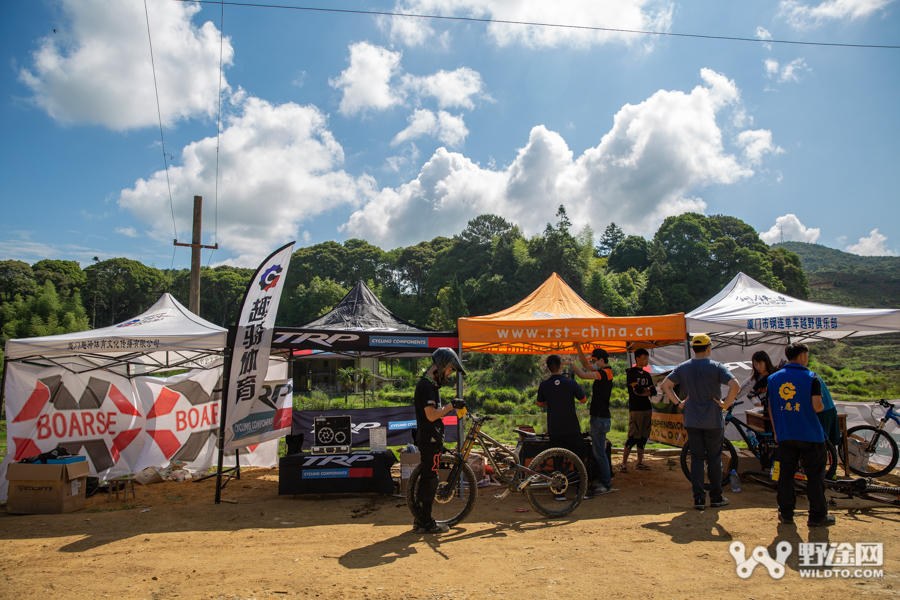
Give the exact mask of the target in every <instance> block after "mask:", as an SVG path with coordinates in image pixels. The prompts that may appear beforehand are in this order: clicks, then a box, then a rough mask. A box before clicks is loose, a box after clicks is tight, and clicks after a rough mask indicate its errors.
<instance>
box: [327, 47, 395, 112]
mask: <svg viewBox="0 0 900 600" xmlns="http://www.w3.org/2000/svg"><path fill="white" fill-rule="evenodd" d="M402 56H403V53H402V52H392V51H391V50H388V49H387V48H382V47H381V46H375V45H373V44H370V43H368V42H358V43H356V44H353V45H351V46H350V66H349V67H347V69H345V70H344V71H342V72H341V75H340V77H335V78H333V79H329V80H328V83H329V85H331V87H333V88H335V89H337V90H341V91H342V92H343V97H342V98H341V105H340V108H339V109H338V110H339V112H340V113H341V114H343V115H345V116H353V115H355V114H357V113H359V112H362V111H365V110H366V109H373V110H386V109H388V108H391V107H392V106H397V105H398V104H402V103H403V100H404V97H403V93H402V91H401V90H399V89H395V88H393V87H391V84H390V82H391V79H392V78H394V77H395V76H397V75H399V74H400V70H401V68H400V59H401V57H402Z"/></svg>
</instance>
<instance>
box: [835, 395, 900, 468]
mask: <svg viewBox="0 0 900 600" xmlns="http://www.w3.org/2000/svg"><path fill="white" fill-rule="evenodd" d="M882 409H883V410H884V411H885V412H884V415H882V416H881V418H880V419H879V418H878V416H876V414H875V413H876V411H879V410H882ZM895 409H896V406H895V405H894V404H891V403H890V402H888V401H887V400H883V399H882V400H879V401H878V402H876V403H875V404H874V405H873V406H872V418H873V419H874V420H875V421H877V422H878V426H877V427H874V426H872V425H857V426H856V427H851V428H850V429H848V430H847V443H848V444H849V445H851V446H852V449H851V451H850V457H849V461H848V466H849V467H850V470H851V471H853V472H854V473H856V474H857V475H862V476H864V477H881V476H883V475H887V474H888V473H890V472H891V471H893V470H894V467H896V466H897V459H898V456H900V452H898V450H897V442H896V441H895V440H894V438H893V437H891V435H890V434H889V433H887V432H886V431H885V430H884V428H885V426H886V425H887V424H888V422H889V421H893V422H894V423H896V424H897V425H898V426H900V413H897V412H896V410H895ZM840 450H841V457H843V455H844V448H843V444H841V449H840Z"/></svg>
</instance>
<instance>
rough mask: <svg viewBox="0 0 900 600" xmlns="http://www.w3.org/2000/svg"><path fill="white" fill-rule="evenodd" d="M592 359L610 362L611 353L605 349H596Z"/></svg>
mask: <svg viewBox="0 0 900 600" xmlns="http://www.w3.org/2000/svg"><path fill="white" fill-rule="evenodd" d="M591 358H602V359H603V360H605V361H608V360H609V352H607V351H606V350H604V349H603V348H594V351H593V352H591Z"/></svg>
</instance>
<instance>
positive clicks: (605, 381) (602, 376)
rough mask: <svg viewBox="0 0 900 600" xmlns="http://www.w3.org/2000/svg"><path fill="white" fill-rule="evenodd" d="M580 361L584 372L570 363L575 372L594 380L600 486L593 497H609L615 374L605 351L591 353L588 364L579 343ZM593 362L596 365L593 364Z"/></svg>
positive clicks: (593, 434) (595, 450)
mask: <svg viewBox="0 0 900 600" xmlns="http://www.w3.org/2000/svg"><path fill="white" fill-rule="evenodd" d="M575 348H576V349H577V350H578V360H579V361H580V362H581V364H582V365H583V366H584V370H583V371H582V370H581V369H580V368H579V367H578V365H576V364H575V363H570V364H571V365H572V369H573V370H574V371H575V373H576V374H577V375H578V376H579V377H581V378H582V379H593V380H594V383H593V387H592V388H591V408H590V411H591V447H592V450H593V453H594V460H595V461H596V462H597V468H598V471H599V472H598V473H597V479H598V484H597V487H596V488H595V489H594V490H593V492H589V493H591V494H607V493H609V492H611V491H613V489H612V470H611V468H610V464H609V459H608V458H607V456H606V434H607V433H609V430H610V429H611V427H612V415H611V414H610V412H609V397H610V396H611V395H612V379H613V372H612V369H610V368H609V362H608V361H609V354H608V353H607V352H606V350H604V349H603V348H595V349H594V351H593V352H591V362H588V359H587V357H586V356H585V355H584V350H582V349H581V344H576V345H575ZM592 363H593V364H592Z"/></svg>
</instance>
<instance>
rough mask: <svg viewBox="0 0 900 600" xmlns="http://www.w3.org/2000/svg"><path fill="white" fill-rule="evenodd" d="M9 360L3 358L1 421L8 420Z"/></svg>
mask: <svg viewBox="0 0 900 600" xmlns="http://www.w3.org/2000/svg"><path fill="white" fill-rule="evenodd" d="M7 363H9V359H8V358H6V357H5V356H4V357H3V375H2V376H0V419H6V417H5V416H4V415H5V414H6V365H7Z"/></svg>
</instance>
